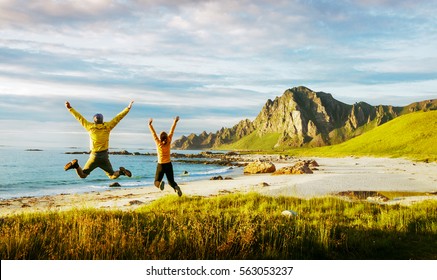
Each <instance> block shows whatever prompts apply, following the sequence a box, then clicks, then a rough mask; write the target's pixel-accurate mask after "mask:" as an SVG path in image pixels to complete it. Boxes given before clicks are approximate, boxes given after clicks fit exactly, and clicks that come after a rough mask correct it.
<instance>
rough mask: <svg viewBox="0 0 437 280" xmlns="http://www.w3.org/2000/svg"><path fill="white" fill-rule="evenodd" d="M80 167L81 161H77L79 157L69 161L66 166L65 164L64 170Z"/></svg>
mask: <svg viewBox="0 0 437 280" xmlns="http://www.w3.org/2000/svg"><path fill="white" fill-rule="evenodd" d="M78 167H79V162H78V161H77V159H73V160H72V161H70V162H69V163H67V164H66V165H65V166H64V170H65V171H67V170H70V169H73V168H74V169H77V168H78Z"/></svg>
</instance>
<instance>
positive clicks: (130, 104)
mask: <svg viewBox="0 0 437 280" xmlns="http://www.w3.org/2000/svg"><path fill="white" fill-rule="evenodd" d="M132 104H134V101H131V102H130V103H129V105H128V106H127V107H128V108H129V109H130V108H132Z"/></svg>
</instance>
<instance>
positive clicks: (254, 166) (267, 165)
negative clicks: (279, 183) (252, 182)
mask: <svg viewBox="0 0 437 280" xmlns="http://www.w3.org/2000/svg"><path fill="white" fill-rule="evenodd" d="M275 171H276V166H275V165H274V164H273V163H271V162H261V161H254V162H251V163H249V164H248V165H246V166H245V167H244V174H259V173H273V172H275Z"/></svg>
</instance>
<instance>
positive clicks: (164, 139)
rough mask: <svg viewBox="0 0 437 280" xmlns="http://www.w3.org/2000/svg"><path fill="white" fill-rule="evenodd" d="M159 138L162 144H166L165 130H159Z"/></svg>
mask: <svg viewBox="0 0 437 280" xmlns="http://www.w3.org/2000/svg"><path fill="white" fill-rule="evenodd" d="M159 140H161V143H162V144H167V140H168V135H167V133H166V132H165V131H163V132H161V134H159Z"/></svg>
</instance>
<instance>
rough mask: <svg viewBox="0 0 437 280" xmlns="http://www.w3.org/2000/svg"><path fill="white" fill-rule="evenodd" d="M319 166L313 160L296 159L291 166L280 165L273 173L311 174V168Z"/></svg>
mask: <svg viewBox="0 0 437 280" xmlns="http://www.w3.org/2000/svg"><path fill="white" fill-rule="evenodd" d="M317 166H319V164H318V163H317V162H316V161H315V160H308V161H298V162H297V163H296V164H294V165H292V166H286V167H282V168H281V169H278V170H276V171H275V172H273V175H292V174H313V173H314V172H313V170H312V169H313V168H315V167H317Z"/></svg>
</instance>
